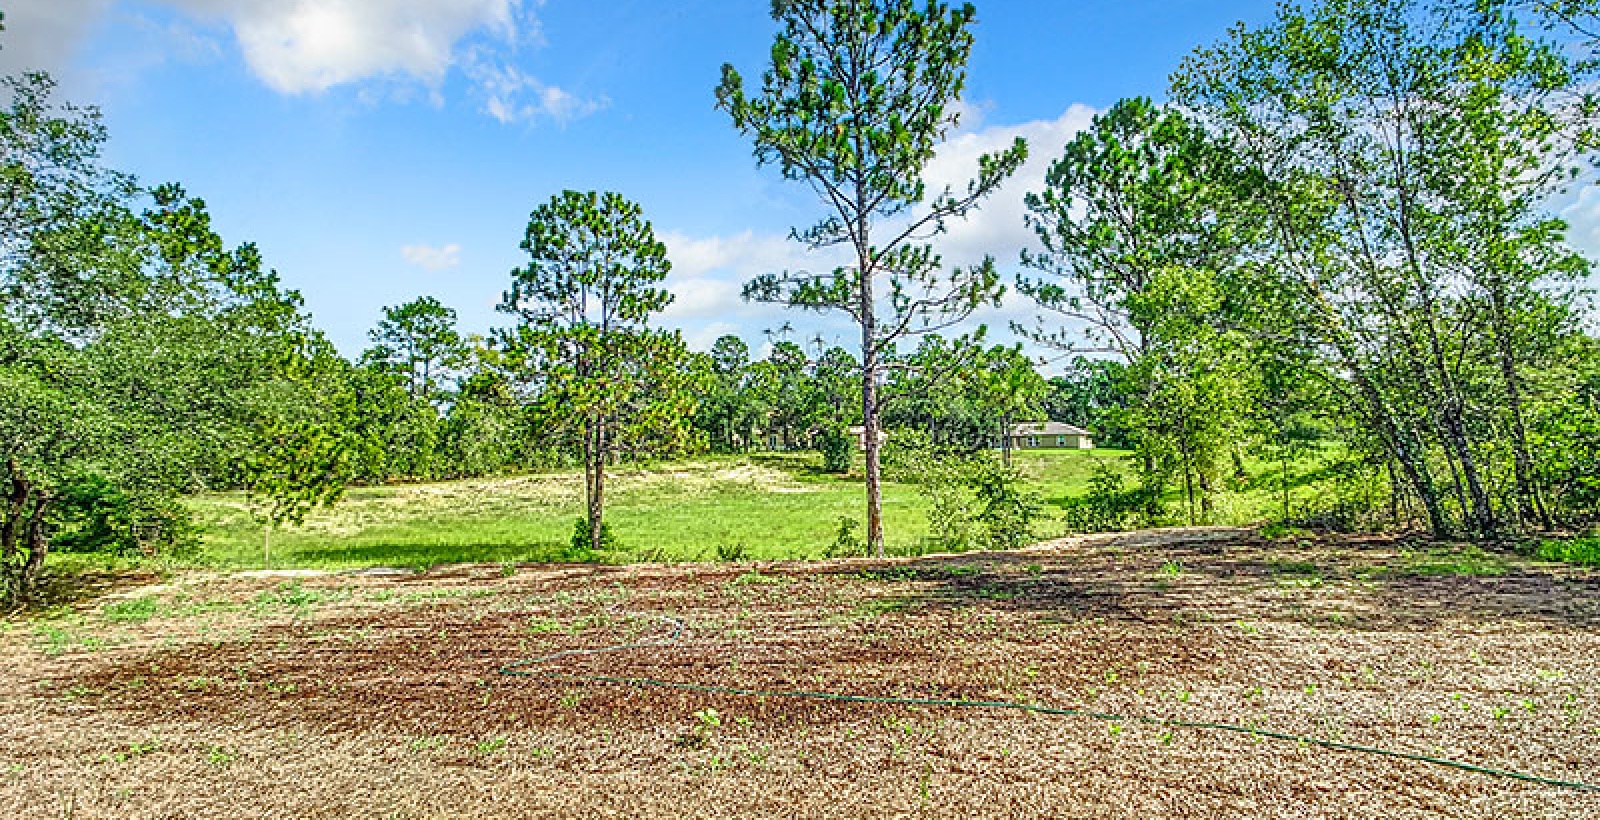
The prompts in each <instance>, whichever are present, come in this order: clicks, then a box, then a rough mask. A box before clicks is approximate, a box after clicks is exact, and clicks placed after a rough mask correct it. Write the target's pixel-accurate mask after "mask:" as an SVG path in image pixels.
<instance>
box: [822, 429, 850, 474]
mask: <svg viewBox="0 0 1600 820" xmlns="http://www.w3.org/2000/svg"><path fill="white" fill-rule="evenodd" d="M817 449H818V450H821V451H822V469H824V470H826V471H828V472H830V473H841V474H842V473H848V472H850V460H851V458H852V457H854V455H855V451H856V442H855V440H854V438H853V437H852V436H851V435H850V432H849V431H848V430H846V429H845V428H844V427H842V426H840V425H837V424H832V425H828V426H826V427H824V428H822V431H821V432H820V433H818V435H817Z"/></svg>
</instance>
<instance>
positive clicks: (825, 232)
mask: <svg viewBox="0 0 1600 820" xmlns="http://www.w3.org/2000/svg"><path fill="white" fill-rule="evenodd" d="M772 16H773V19H774V20H775V21H776V22H777V23H778V26H779V31H778V33H777V35H776V36H775V37H774V39H773V43H772V48H771V50H770V52H769V55H770V58H771V65H770V68H769V70H768V71H766V72H765V73H764V74H763V75H762V83H761V88H760V90H759V91H758V92H755V93H751V92H750V91H748V90H747V89H746V86H745V81H744V78H743V77H741V76H740V74H739V72H738V71H737V70H736V69H735V68H734V67H733V66H732V65H724V66H723V69H722V82H721V84H720V85H719V86H718V87H717V92H716V94H717V107H718V108H721V109H722V110H724V111H726V112H728V115H729V116H730V118H731V119H732V121H733V125H734V127H735V128H737V129H739V131H740V132H741V133H743V134H745V135H746V136H748V137H750V138H751V140H752V141H753V142H754V143H755V149H756V159H757V161H758V162H759V163H760V164H763V165H765V164H769V163H770V164H775V165H777V166H778V167H779V168H780V169H781V170H782V172H783V175H784V176H785V177H786V178H788V179H792V180H797V181H805V182H807V183H808V184H810V185H811V186H813V188H814V189H815V190H816V191H817V192H818V194H819V195H820V197H821V199H822V201H823V202H824V203H825V204H826V206H827V207H828V209H829V213H828V215H827V216H826V217H825V218H824V219H822V221H820V222H818V223H817V224H816V225H814V226H812V227H811V228H809V229H806V230H803V231H796V234H795V235H796V238H798V239H799V240H800V241H802V242H805V243H806V244H807V245H808V246H810V247H812V248H823V247H830V246H838V245H848V246H849V247H851V248H852V249H853V250H854V252H855V260H854V264H853V265H849V266H844V267H839V268H836V269H834V270H832V271H829V272H824V273H820V274H808V273H800V272H785V273H774V274H768V275H764V276H761V277H758V278H756V279H755V280H753V281H751V282H749V283H748V284H747V285H746V286H745V289H744V295H745V298H747V299H754V300H758V301H763V302H774V303H780V304H785V305H788V306H790V307H794V308H800V309H805V310H816V311H840V312H843V313H845V314H847V315H849V316H850V317H851V318H852V319H853V320H854V321H855V322H856V324H857V325H858V326H859V327H861V329H862V338H861V355H862V361H861V369H862V384H863V394H862V404H861V412H862V419H863V423H864V425H865V426H866V428H867V429H869V430H877V429H880V428H881V426H880V424H879V423H878V414H879V409H878V406H877V400H876V398H875V392H876V388H877V385H878V380H879V376H880V373H881V372H882V367H883V364H884V354H885V353H886V352H887V351H889V350H890V349H892V347H893V345H894V343H895V341H896V340H898V339H901V338H904V337H906V336H908V335H912V334H916V333H925V332H930V331H933V330H937V329H939V328H942V327H946V326H949V325H950V324H953V323H955V322H959V321H961V320H963V319H965V318H966V317H967V316H969V315H971V314H972V312H973V311H974V310H976V309H977V308H978V307H979V306H981V305H984V304H997V303H998V301H999V297H1000V294H1001V290H1002V289H1001V288H1000V286H999V276H998V274H997V273H996V270H995V265H994V260H993V259H985V260H984V261H983V262H982V263H980V264H978V265H975V266H973V267H971V268H968V269H966V270H949V271H946V270H944V269H943V268H944V266H943V264H942V263H941V260H940V259H939V257H938V256H937V255H936V254H935V253H934V252H933V249H932V246H931V245H928V244H920V243H923V242H925V241H926V239H927V238H928V237H931V236H933V235H936V234H939V233H942V232H944V231H945V230H946V228H947V225H948V224H949V223H950V222H951V221H952V220H958V219H961V218H964V217H966V216H968V215H969V214H971V213H972V212H974V211H975V210H976V209H977V207H978V205H979V204H980V203H981V202H982V201H983V200H984V199H986V198H988V197H989V196H990V195H991V194H993V193H994V192H995V191H997V190H998V189H999V188H1000V185H1001V183H1003V182H1004V181H1005V180H1006V179H1007V178H1008V177H1010V176H1011V175H1012V174H1013V173H1015V172H1016V170H1017V169H1018V168H1020V167H1021V165H1022V163H1023V162H1024V161H1025V160H1026V159H1027V145H1026V144H1025V143H1024V142H1023V141H1022V140H1020V139H1019V140H1017V141H1016V142H1015V143H1014V144H1013V145H1011V146H1010V147H1009V148H1007V149H1006V150H1003V151H1001V152H999V153H996V154H991V155H985V156H983V157H981V158H980V159H979V161H978V176H977V178H976V179H975V180H973V181H972V183H971V184H969V185H968V186H966V189H965V191H961V192H957V191H956V190H955V189H946V190H944V191H942V192H932V196H931V197H930V195H929V194H930V192H929V191H928V190H927V186H926V184H925V182H924V179H923V175H924V170H925V168H926V167H927V165H928V163H929V162H930V161H931V160H932V159H933V156H934V151H935V149H936V148H937V146H938V145H939V144H940V142H941V141H943V140H944V138H945V137H946V135H947V134H948V133H949V131H950V130H951V129H952V128H954V127H955V125H956V122H957V119H958V117H957V114H956V103H957V101H958V100H959V99H960V96H961V91H962V89H963V87H964V86H965V83H966V61H967V57H968V55H969V53H970V52H971V50H972V33H971V31H970V29H971V27H972V25H973V22H974V19H975V12H974V10H973V8H972V6H970V5H963V6H959V7H951V6H948V5H946V4H944V3H942V2H937V0H935V1H934V2H929V3H928V4H927V5H926V6H924V7H923V8H920V9H919V8H918V7H917V6H916V5H915V4H913V3H910V2H904V0H871V2H855V0H793V1H792V2H790V1H789V0H786V2H782V3H773V4H772ZM918 205H923V206H924V207H922V208H920V209H918V210H917V211H916V212H915V213H912V209H913V208H914V206H918ZM908 214H909V217H908V219H907V220H905V221H907V222H909V224H908V225H902V224H899V223H896V224H894V225H893V226H892V228H891V230H890V231H889V239H888V240H887V241H884V239H883V237H881V236H880V237H878V239H877V240H876V241H875V240H874V238H873V231H874V229H875V228H877V227H878V225H879V224H880V223H882V222H883V221H884V220H888V219H894V218H896V217H900V216H906V215H908ZM866 461H867V468H866V477H867V486H866V490H867V533H866V540H867V542H868V545H869V547H870V548H872V549H873V550H874V551H875V552H878V553H880V554H881V553H882V551H883V533H882V520H881V518H882V504H881V498H880V495H881V490H880V487H879V484H878V442H877V440H876V439H875V438H872V437H869V440H868V442H867V448H866Z"/></svg>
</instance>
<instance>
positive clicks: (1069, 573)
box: [0, 531, 1600, 820]
mask: <svg viewBox="0 0 1600 820" xmlns="http://www.w3.org/2000/svg"><path fill="white" fill-rule="evenodd" d="M1405 546H1406V545H1404V544H1402V543H1398V542H1393V541H1385V540H1367V541H1350V540H1346V541H1337V542H1318V543H1312V542H1300V543H1298V544H1289V545H1283V544H1267V543H1263V542H1261V541H1259V540H1258V539H1254V538H1252V537H1250V536H1246V535H1242V534H1239V533H1229V532H1194V531H1190V532H1184V533H1175V534H1174V533H1167V534H1155V535H1142V536H1132V537H1117V538H1102V539H1087V540H1079V541H1073V542H1061V543H1057V544H1053V545H1046V546H1045V547H1042V548H1036V549H1034V550H1031V551H1026V552H1023V553H1010V554H981V555H968V556H960V557H941V558H924V559H914V560H909V561H899V562H883V563H879V562H861V561H857V562H829V563H822V564H810V565H806V564H787V565H761V566H756V565H742V566H729V565H723V566H692V567H691V566H681V567H671V568H668V567H646V568H588V567H583V568H570V567H568V568H560V567H524V568H520V569H518V570H516V571H515V572H514V573H508V572H507V571H505V570H502V568H499V567H481V566H480V567H458V568H454V569H450V570H444V571H437V572H434V573H431V574H428V575H421V576H394V577H352V576H320V577H311V578H306V579H303V580H296V581H292V582H285V581H283V580H282V579H278V578H260V577H241V576H223V577H212V578H200V577H190V578H187V579H179V581H178V583H176V584H171V585H163V586H155V587H146V588H143V589H131V590H130V589H126V588H125V589H124V590H123V591H122V592H121V593H118V594H116V595H113V596H110V597H106V598H102V599H100V600H97V601H91V602H87V603H84V604H82V605H80V607H79V608H78V613H79V614H78V615H77V616H74V617H68V618H65V619H62V618H57V619H56V620H54V621H47V622H24V621H12V622H11V623H10V624H9V625H8V627H7V628H6V630H5V631H4V633H0V664H3V668H4V669H5V671H4V672H3V673H0V681H3V685H0V817H6V818H10V817H18V818H46V817H51V818H53V817H118V818H142V817H356V816H360V817H406V818H410V817H519V818H520V817H671V818H702V817H783V818H786V820H793V819H794V818H808V817H818V818H821V817H925V816H926V817H963V818H965V817H1063V818H1066V817H1071V818H1077V817H1281V818H1321V817H1349V818H1370V817H1494V818H1515V817H1540V818H1547V817H1586V818H1592V817H1597V816H1600V795H1597V794H1594V793H1581V792H1575V791H1567V790H1562V789H1557V788H1551V787H1545V786H1537V785H1530V784H1523V783H1517V782H1512V781H1507V780H1499V779H1494V778H1489V777H1485V776H1482V775H1476V774H1470V773H1466V772H1460V771H1456V770H1451V769H1446V768H1439V767H1434V766H1428V765H1424V764H1419V763H1411V762H1406V761H1400V760H1395V759H1390V758H1381V757H1371V756H1366V755H1358V754H1352V753H1345V752H1335V751H1328V750H1324V749H1320V748H1314V747H1307V746H1300V745H1296V744H1294V743H1285V742H1280V741H1275V740H1267V739H1261V738H1256V737H1250V736H1243V735H1237V734H1228V733H1220V732H1214V731H1201V730H1189V729H1172V730H1167V729H1163V728H1160V727H1152V726H1148V725H1144V724H1139V723H1127V724H1117V723H1106V722H1100V721H1095V720H1090V719H1084V718H1070V717H1068V718H1063V717H1046V716H1038V715H1029V714H1023V713H1017V712H999V711H984V710H975V709H950V708H915V707H901V706H882V705H862V704H836V703H820V702H816V701H802V700H790V699H782V698H751V697H739V696H728V695H710V694H695V693H687V692H679V691H670V690H660V689H638V688H628V687H621V686H611V685H603V684H593V683H579V682H573V681H570V680H569V681H561V680H551V679H547V678H514V677H506V676H503V675H500V674H498V673H497V669H498V668H499V667H500V666H501V665H502V664H506V663H508V662H511V661H514V660H516V659H519V658H524V657H529V656H533V655H539V654H542V653H547V652H551V651H555V650H560V649H569V648H583V647H596V646H606V645H611V644H617V643H622V642H627V641H651V640H657V639H659V638H661V637H662V636H663V633H665V632H668V631H670V627H668V626H666V625H665V624H664V623H663V622H662V621H660V620H658V619H656V618H654V617H651V616H654V615H668V616H671V617H673V618H677V619H679V620H681V622H682V623H683V625H684V627H685V631H684V633H683V635H682V638H681V640H680V641H679V642H677V643H676V644H673V645H671V646H657V647H649V648H641V649H635V650H630V651H627V652H620V653H613V654H606V655H593V656H580V657H571V658H564V659H561V660H559V661H558V662H556V663H555V664H552V665H550V666H549V667H547V668H549V669H550V670H552V671H560V672H566V673H576V674H583V673H599V674H609V675H619V676H650V677H654V678H660V679H666V680H673V681H692V682H699V683H709V684H721V685H730V686H739V687H749V688H760V689H804V690H814V691H830V692H848V693H858V694H878V695H910V696H935V697H963V698H975V699H1005V700H1025V701H1030V702H1035V703H1045V704H1052V705H1060V706H1069V707H1088V708H1093V709H1096V710H1102V711H1108V712H1117V713H1121V714H1137V715H1148V716H1167V717H1177V718H1184V719H1190V720H1208V721H1227V722H1233V723H1239V724H1245V725H1251V726H1257V727H1260V728H1266V729H1272V730H1278V731H1287V732H1293V733H1299V734H1306V735H1315V736H1318V737H1324V738H1330V739H1337V740H1341V741H1345V742H1350V743H1359V744H1369V745H1378V746H1383V747H1389V748H1394V749H1400V750H1406V751H1412V752H1419V753H1424V754H1431V755H1438V756H1444V757H1450V758H1456V759H1461V760H1466V761H1472V762H1477V763H1481V764H1485V765H1493V766H1498V767H1506V768H1511V769H1516V770H1522V771H1528V772H1534V773H1538V774H1541V775H1544V776H1547V777H1556V778H1563V779H1579V780H1588V781H1590V782H1596V781H1600V732H1597V726H1600V722H1597V721H1596V717H1597V715H1600V700H1597V699H1600V669H1597V664H1600V634H1597V633H1596V630H1595V627H1596V625H1597V623H1600V594H1597V593H1600V575H1597V574H1590V573H1583V572H1580V571H1576V570H1571V569H1565V568H1556V567H1549V566H1542V565H1529V564H1522V563H1518V562H1515V561H1513V562H1510V563H1509V571H1508V572H1506V573H1505V574H1504V575H1500V576H1495V577H1462V576H1443V577H1418V576H1414V575H1411V576H1408V575H1406V574H1405V573H1397V572H1395V571H1393V570H1392V569H1389V570H1385V569H1384V567H1386V566H1387V567H1394V566H1396V565H1398V564H1399V563H1401V561H1400V559H1399V556H1400V551H1401V550H1402V548H1404V547H1405ZM113 618H120V620H113Z"/></svg>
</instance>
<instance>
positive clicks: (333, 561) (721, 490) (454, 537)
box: [190, 450, 1316, 568]
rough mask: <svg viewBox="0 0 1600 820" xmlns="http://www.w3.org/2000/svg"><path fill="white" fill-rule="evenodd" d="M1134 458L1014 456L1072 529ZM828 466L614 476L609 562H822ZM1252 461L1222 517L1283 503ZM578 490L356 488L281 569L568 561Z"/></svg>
mask: <svg viewBox="0 0 1600 820" xmlns="http://www.w3.org/2000/svg"><path fill="white" fill-rule="evenodd" d="M1126 455H1127V453H1125V452H1122V451H1116V450H1094V451H1079V450H1039V451H1025V452H1018V453H1016V454H1015V464H1016V467H1017V468H1018V469H1019V471H1020V472H1021V473H1022V475H1023V476H1024V482H1025V486H1026V489H1027V491H1029V492H1030V493H1033V494H1034V495H1036V496H1037V497H1038V498H1040V499H1041V500H1042V501H1043V502H1044V517H1043V520H1042V521H1041V522H1040V523H1039V525H1038V527H1037V534H1038V535H1039V536H1040V537H1041V538H1049V537H1054V536H1058V535H1061V534H1063V533H1064V530H1065V525H1064V524H1063V523H1062V520H1061V514H1062V509H1061V507H1062V505H1063V504H1064V503H1065V502H1066V501H1067V500H1068V499H1069V498H1071V497H1073V496H1078V495H1081V494H1083V493H1084V492H1085V491H1086V490H1087V489H1088V486H1089V478H1090V476H1092V475H1093V474H1094V471H1095V469H1096V467H1097V465H1100V464H1109V465H1112V466H1114V467H1115V468H1117V469H1121V470H1127V469H1128V467H1127V459H1126ZM819 466H820V460H819V458H818V457H817V456H816V455H815V454H810V453H795V454H776V453H763V454H754V455H748V456H706V457H702V458H697V459H694V460H691V461H685V462H682V463H672V464H660V465H653V466H651V467H649V468H648V469H643V468H631V467H630V468H619V469H617V470H615V471H613V472H612V473H611V474H610V479H609V482H608V484H607V504H606V520H607V522H608V524H609V526H610V527H611V529H612V531H613V532H614V533H615V534H616V536H617V537H618V540H619V542H620V545H621V549H619V550H618V551H617V552H614V553H609V554H606V555H602V556H600V559H601V560H605V561H613V562H635V561H697V560H715V559H716V557H717V555H718V552H719V547H720V548H728V547H733V546H735V545H741V546H742V547H743V550H742V554H743V555H744V557H747V558H752V559H784V558H816V557H821V556H823V555H824V554H826V552H827V550H828V548H829V546H830V545H831V544H832V543H833V541H834V539H835V535H836V533H837V532H838V529H839V521H840V519H841V518H844V517H850V518H853V519H855V520H858V521H859V520H861V519H862V518H863V507H864V506H865V502H864V498H863V491H862V485H861V480H860V477H859V476H858V475H857V476H851V477H843V476H835V475H829V474H825V473H823V472H821V470H820V469H819ZM1250 467H1251V469H1252V472H1254V473H1256V481H1254V482H1253V483H1252V488H1251V489H1247V490H1245V491H1243V492H1234V493H1223V494H1221V495H1220V496H1219V498H1218V507H1217V511H1216V515H1215V521H1216V522H1217V523H1225V524H1246V523H1253V522H1256V521H1260V520H1263V519H1266V518H1269V517H1270V516H1271V515H1272V514H1273V513H1274V512H1276V510H1277V508H1278V507H1277V505H1278V504H1279V502H1278V501H1277V490H1276V487H1277V486H1278V484H1277V482H1278V479H1277V477H1276V474H1275V473H1273V472H1272V469H1273V468H1272V467H1271V465H1254V464H1252V465H1250ZM1302 470H1304V471H1305V472H1302ZM1296 473H1297V477H1299V478H1302V479H1304V478H1306V477H1309V476H1312V475H1314V474H1315V467H1314V465H1312V464H1309V463H1308V464H1306V465H1305V466H1304V467H1303V468H1301V467H1297V468H1296ZM1298 492H1299V494H1300V495H1302V496H1304V495H1311V494H1314V493H1315V492H1316V488H1315V487H1311V486H1304V487H1302V488H1301V489H1300V490H1299V491H1298ZM1176 493H1177V490H1176V489H1174V490H1172V492H1171V495H1172V500H1173V502H1174V504H1173V515H1175V516H1181V515H1182V506H1183V505H1182V504H1181V501H1180V500H1179V499H1178V497H1177V495H1176ZM582 494H583V480H582V476H581V474H580V473H579V472H578V471H576V470H564V471H555V472H548V473H540V474H536V475H528V476H518V477H507V478H492V479H473V480H467V481H454V482H444V483H437V484H415V485H398V486H389V487H356V488H351V490H350V491H349V493H348V494H347V496H346V497H345V499H344V500H343V501H341V502H340V503H339V504H338V505H336V506H335V507H333V508H331V509H325V510H317V511H315V512H313V513H312V514H311V516H310V517H309V518H308V519H307V521H306V522H305V524H304V525H303V526H300V527H294V528H290V529H285V530H280V531H277V532H274V533H273V538H272V547H273V549H272V565H273V566H274V567H307V568H350V567H366V566H400V567H412V566H431V565H435V564H445V563H455V562H464V561H470V562H500V561H554V560H560V559H561V556H562V552H563V550H564V549H565V547H566V545H567V543H568V542H569V541H570V539H571V536H572V527H573V523H574V522H575V521H576V520H577V519H578V517H579V516H580V515H581V514H582V500H583V499H582ZM190 505H191V507H192V509H193V510H194V512H195V514H196V517H197V519H198V522H199V523H200V524H201V526H202V529H203V531H204V533H205V536H204V551H203V554H202V555H201V556H200V557H199V559H198V561H197V563H200V564H204V565H208V566H216V567H224V568H253V567H260V566H262V563H263V562H262V554H261V528H260V525H259V524H258V523H256V522H255V520H254V519H252V518H251V517H250V514H249V511H248V508H247V506H246V503H245V499H244V498H243V496H241V495H238V494H231V493H230V494H219V495H208V496H202V497H197V498H193V499H191V500H190ZM924 510H925V505H924V502H923V500H922V498H921V496H920V495H919V494H918V492H917V488H916V487H914V486H910V485H906V484H899V483H894V482H889V483H886V484H885V485H884V525H885V532H886V538H887V542H888V547H889V549H890V550H891V551H892V552H896V553H907V552H912V551H920V550H923V549H925V548H926V547H928V545H927V543H926V542H927V536H928V521H927V516H926V514H925V512H924ZM1171 523H1183V521H1181V520H1177V519H1175V520H1173V521H1172V522H1171ZM857 535H858V537H859V535H860V531H859V529H858V531H857Z"/></svg>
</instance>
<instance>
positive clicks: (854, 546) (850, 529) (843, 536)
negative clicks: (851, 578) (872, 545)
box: [824, 515, 866, 558]
mask: <svg viewBox="0 0 1600 820" xmlns="http://www.w3.org/2000/svg"><path fill="white" fill-rule="evenodd" d="M860 528H861V522H859V521H857V520H855V519H854V518H851V517H850V516H848V515H841V516H839V531H838V533H837V534H836V535H834V537H833V543H832V544H829V545H828V548H827V550H825V551H824V554H825V555H827V557H829V558H848V557H853V556H857V555H861V554H862V552H863V551H864V549H865V547H866V545H865V544H863V543H862V542H861V537H860V536H858V535H856V530H858V529H860Z"/></svg>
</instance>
